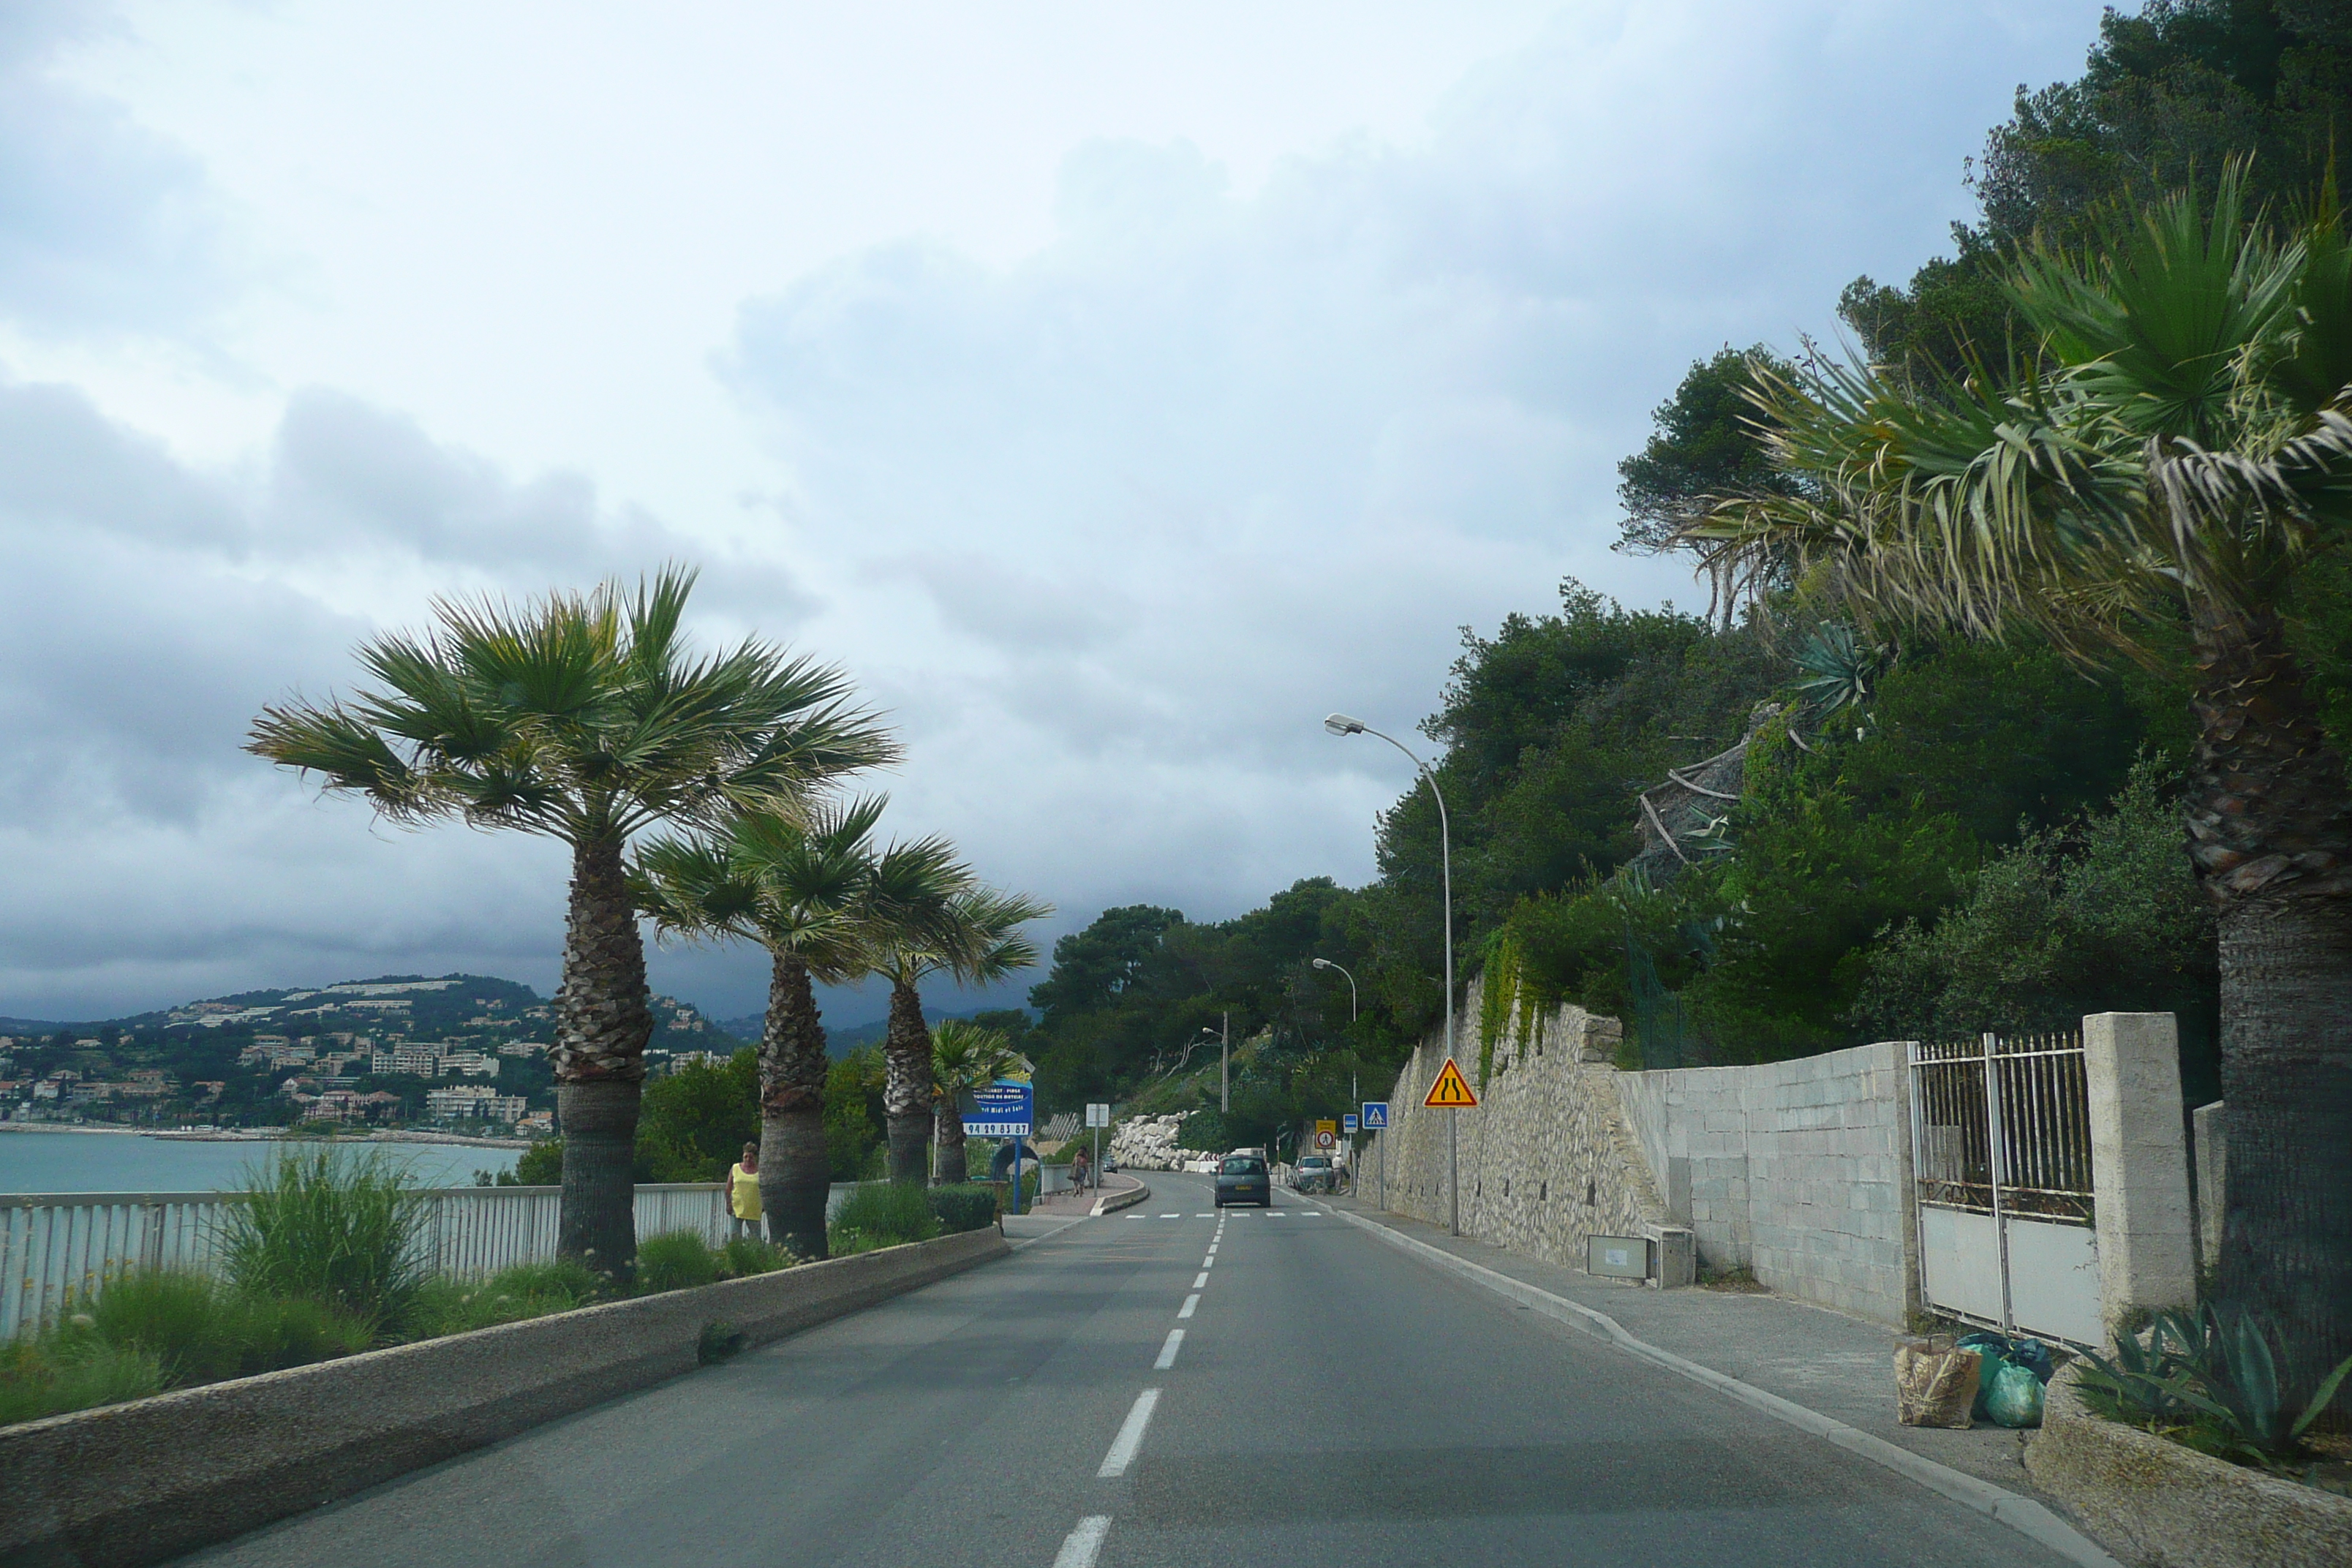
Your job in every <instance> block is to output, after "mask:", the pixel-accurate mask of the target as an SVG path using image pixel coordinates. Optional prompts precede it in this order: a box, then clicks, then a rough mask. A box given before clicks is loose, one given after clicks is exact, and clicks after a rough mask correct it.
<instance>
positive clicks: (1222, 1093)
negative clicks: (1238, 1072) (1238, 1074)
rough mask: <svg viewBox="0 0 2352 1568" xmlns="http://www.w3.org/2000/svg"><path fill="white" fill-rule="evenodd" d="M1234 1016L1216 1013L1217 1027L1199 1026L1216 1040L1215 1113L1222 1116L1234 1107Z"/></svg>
mask: <svg viewBox="0 0 2352 1568" xmlns="http://www.w3.org/2000/svg"><path fill="white" fill-rule="evenodd" d="M1233 1026H1234V1016H1233V1014H1232V1013H1231V1012H1230V1011H1227V1012H1224V1013H1221V1014H1219V1015H1218V1025H1217V1027H1215V1028H1213V1029H1212V1028H1210V1027H1209V1026H1207V1025H1206V1024H1203V1025H1202V1026H1201V1033H1202V1034H1204V1035H1213V1036H1214V1037H1216V1041H1217V1113H1218V1114H1219V1115H1220V1116H1222V1115H1223V1114H1224V1113H1225V1112H1226V1111H1228V1110H1232V1109H1233V1108H1234V1093H1233V1065H1234V1041H1233Z"/></svg>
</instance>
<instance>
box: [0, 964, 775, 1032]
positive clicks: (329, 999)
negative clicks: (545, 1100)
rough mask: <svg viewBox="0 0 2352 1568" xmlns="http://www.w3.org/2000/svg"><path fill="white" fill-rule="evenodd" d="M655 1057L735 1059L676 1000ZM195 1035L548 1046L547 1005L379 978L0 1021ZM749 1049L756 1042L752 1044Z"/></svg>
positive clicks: (527, 995) (478, 980) (493, 985)
mask: <svg viewBox="0 0 2352 1568" xmlns="http://www.w3.org/2000/svg"><path fill="white" fill-rule="evenodd" d="M653 1010H654V1037H653V1039H652V1040H651V1041H650V1042H649V1045H650V1046H651V1047H653V1048H655V1049H668V1050H694V1049H709V1048H713V1047H720V1048H726V1049H732V1048H733V1047H732V1045H731V1044H730V1042H729V1041H727V1040H724V1039H717V1038H713V1036H714V1035H724V1034H726V1033H727V1032H728V1031H727V1030H726V1028H725V1026H723V1025H719V1024H715V1023H712V1022H710V1021H708V1020H706V1019H704V1018H703V1016H701V1014H700V1012H699V1011H698V1009H696V1008H695V1007H694V1006H692V1005H689V1004H688V1003H685V1002H681V1001H679V1000H678V999H677V998H676V997H674V996H663V995H658V994H657V995H656V996H655V997H654V999H653ZM110 1029H111V1030H117V1031H123V1032H128V1031H131V1030H139V1029H163V1030H167V1031H169V1030H200V1031H204V1032H205V1033H207V1034H216V1035H220V1036H222V1037H233V1036H247V1035H251V1034H254V1033H257V1032H259V1031H271V1032H276V1033H282V1034H287V1035H310V1034H324V1033H327V1032H330V1031H333V1030H346V1031H352V1032H366V1033H369V1034H372V1035H379V1036H390V1037H407V1038H409V1039H415V1040H431V1039H444V1038H449V1037H457V1036H464V1035H476V1034H481V1033H483V1032H485V1031H487V1032H488V1033H489V1034H491V1035H494V1036H497V1037H505V1038H512V1039H539V1040H548V1039H551V1038H552V1037H553V1033H554V1017H553V1013H552V1010H551V1007H550V1005H549V1003H548V999H547V998H546V997H543V996H541V994H539V993H538V992H536V991H534V990H532V989H531V988H530V986H528V985H525V984H521V983H520V981H514V980H501V979H499V977H498V976H496V975H491V974H465V973H457V974H440V975H425V974H379V975H376V976H374V977H373V978H372V979H367V980H338V981H335V982H334V983H332V984H327V985H318V986H285V987H278V988H274V989H269V990H261V991H240V992H237V993H236V994H232V995H227V996H212V997H205V998H203V999H201V1000H198V1001H193V1002H184V1003H181V1004H180V1005H177V1006H173V1007H162V1008H157V1009H155V1010H154V1011H152V1012H147V1013H134V1014H131V1015H130V1016H127V1017H121V1018H101V1019H92V1020H89V1021H84V1022H55V1021H50V1020H46V1019H37V1018H0V1034H9V1035H57V1034H61V1033H88V1034H93V1035H95V1034H99V1033H101V1032H104V1031H106V1030H110ZM757 1037H758V1036H757V1034H756V1032H755V1033H754V1034H753V1035H752V1036H751V1038H754V1039H756V1038H757Z"/></svg>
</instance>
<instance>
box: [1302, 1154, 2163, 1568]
mask: <svg viewBox="0 0 2352 1568" xmlns="http://www.w3.org/2000/svg"><path fill="white" fill-rule="evenodd" d="M1309 1201H1310V1202H1311V1201H1313V1200H1309ZM1329 1212H1330V1213H1331V1214H1332V1215H1335V1216H1336V1217H1338V1218H1339V1219H1343V1220H1346V1221H1347V1222H1348V1223H1349V1224H1350V1225H1353V1226H1360V1227H1361V1228H1362V1229H1365V1230H1368V1231H1370V1232H1371V1233H1372V1234H1373V1235H1374V1236H1377V1237H1380V1238H1381V1240H1382V1241H1385V1242H1388V1243H1389V1244H1390V1245H1391V1246H1392V1247H1399V1248H1401V1249H1402V1250H1403V1251H1406V1252H1410V1253H1412V1255H1414V1256H1415V1257H1417V1258H1422V1259H1423V1261H1425V1262H1429V1263H1433V1264H1435V1265H1436V1266H1437V1267H1438V1268H1443V1269H1445V1270H1447V1271H1448V1272H1450V1273H1454V1274H1457V1275H1460V1276H1461V1277H1462V1278H1463V1279H1467V1280H1469V1281H1470V1282H1471V1283H1472V1284H1474V1285H1481V1286H1484V1287H1485V1288H1486V1289H1489V1290H1492V1291H1494V1292H1496V1294H1497V1295H1502V1296H1507V1297H1509V1298H1510V1299H1511V1300H1515V1301H1517V1302H1518V1303H1519V1304H1520V1305H1521V1306H1524V1307H1526V1308H1528V1310H1530V1311H1535V1312H1540V1313H1542V1314H1543V1315H1544V1316H1545V1317H1547V1318H1551V1319H1555V1320H1557V1321H1559V1322H1563V1323H1566V1324H1568V1325H1569V1326H1570V1328H1574V1329H1580V1330H1582V1331H1584V1332H1586V1333H1589V1334H1591V1335H1593V1336H1594V1337H1595V1338H1598V1339H1603V1340H1607V1341H1608V1342H1611V1343H1612V1344H1613V1345H1615V1346H1616V1347H1617V1348H1618V1349H1619V1350H1622V1351H1624V1352H1628V1353H1629V1354H1633V1355H1637V1356H1640V1357H1641V1358H1642V1359H1643V1360H1644V1361H1648V1362H1654V1363H1656V1364H1657V1365H1659V1366H1662V1367H1664V1368H1665V1369H1666V1370H1667V1371H1668V1372H1672V1373H1679V1374H1680V1375H1682V1376H1684V1377H1686V1378H1689V1379H1690V1380H1691V1381H1692V1382H1693V1383H1699V1384H1706V1386H1707V1387H1709V1388H1712V1389H1714V1390H1715V1391H1716V1392H1717V1393H1718V1394H1727V1395H1728V1396H1729V1397H1731V1398H1733V1399H1736V1400H1738V1402H1739V1403H1740V1404H1742V1405H1747V1406H1748V1407H1749V1408H1750V1409H1753V1410H1759V1411H1761V1412H1762V1413H1763V1414H1765V1415H1769V1416H1771V1417H1772V1418H1773V1419H1774V1420H1776V1421H1785V1422H1787V1423H1788V1424H1789V1425H1790V1426H1794V1427H1797V1428H1798V1429H1800V1430H1801V1431H1805V1432H1811V1434H1813V1435H1814V1436H1817V1437H1822V1438H1824V1439H1826V1440H1828V1441H1829V1442H1832V1443H1834V1444H1836V1445H1837V1446H1838V1447H1841V1448H1843V1449H1844V1450H1845V1451H1846V1452H1848V1453H1850V1454H1852V1455H1853V1456H1855V1457H1856V1458H1863V1459H1867V1460H1869V1461H1870V1462H1871V1463H1872V1464H1874V1465H1882V1466H1885V1468H1887V1469H1890V1470H1893V1471H1894V1472H1895V1473H1896V1474H1897V1475H1900V1476H1903V1477H1905V1478H1906V1479H1910V1480H1913V1481H1916V1482H1917V1483H1918V1484H1919V1485H1920V1486H1923V1487H1925V1488H1927V1489H1928V1490H1929V1491H1931V1492H1934V1493H1935V1494H1936V1495H1937V1496H1938V1497H1942V1498H1946V1499H1948V1500H1951V1501H1953V1502H1956V1503H1958V1504H1959V1505H1960V1506H1961V1507H1962V1508H1966V1509H1970V1510H1974V1511H1976V1512H1978V1513H1981V1514H1984V1515H1986V1516H1987V1517H1989V1518H1990V1519H1992V1520H1995V1521H1998V1522H2000V1523H2001V1524H2005V1525H2007V1526H2009V1528H2010V1529H2011V1530H2013V1531H2017V1532H2018V1533H2019V1534H2020V1535H2022V1536H2025V1537H2027V1538H2028V1539H2029V1540H2032V1541H2037V1542H2041V1543H2042V1545H2044V1546H2046V1547H2048V1548H2049V1549H2050V1550H2051V1551H2053V1552H2056V1553H2057V1554H2058V1555H2059V1556H2061V1557H2063V1558H2064V1559H2065V1560H2066V1561H2067V1562H2069V1563H2080V1564H2082V1568H2123V1565H2122V1564H2121V1563H2117V1562H2116V1560H2115V1559H2114V1558H2113V1557H2110V1556H2109V1555H2107V1553H2106V1552H2105V1550H2103V1549H2102V1548H2101V1547H2100V1545H2099V1544H2098V1542H2095V1541H2093V1540H2092V1539H2091V1538H2090V1537H2089V1536H2087V1535H2084V1533H2083V1532H2082V1531H2078V1530H2076V1529H2075V1528H2074V1526H2073V1525H2070V1524H2068V1523H2067V1522H2066V1521H2064V1520H2063V1519H2060V1518H2059V1517H2058V1516H2057V1515H2056V1514H2054V1513H2053V1512H2051V1511H2050V1510H2049V1509H2047V1508H2045V1507H2044V1506H2042V1504H2041V1503H2038V1502H2036V1501H2034V1500H2032V1498H2027V1497H2020V1496H2018V1495H2017V1494H2016V1493H2015V1492H2013V1491H2010V1490H2007V1489H2004V1488H2001V1487H1997V1486H1995V1485H1993V1484H1992V1483H1991V1482H1990V1481H1981V1480H1979V1479H1977V1478H1976V1477H1974V1476H1970V1475H1964V1474H1962V1473H1961V1472H1960V1471H1958V1470H1956V1469H1953V1468H1951V1467H1950V1466H1948V1465H1939V1464H1937V1462H1936V1461H1935V1460H1933V1459H1930V1458H1923V1457H1922V1456H1920V1455H1917V1454H1915V1453H1913V1452H1912V1451H1911V1450H1910V1449H1908V1448H1902V1447H1896V1446H1895V1445H1894V1444H1892V1443H1890V1442H1888V1441H1886V1440H1885V1438H1883V1437H1874V1436H1871V1435H1870V1434H1869V1433H1867V1432H1864V1431H1863V1430H1861V1429H1860V1428H1859V1427H1854V1426H1847V1425H1846V1424H1845V1423H1844V1422H1843V1421H1839V1420H1836V1419H1834V1418H1833V1417H1831V1416H1827V1415H1822V1414H1821V1413H1820V1412H1819V1411H1817V1410H1808V1409H1806V1408H1805V1407H1804V1406H1803V1405H1798V1404H1795V1403H1793V1402H1792V1401H1790V1400H1786V1399H1783V1398H1781V1397H1780V1395H1779V1394H1767V1393H1766V1392H1765V1391H1764V1390H1762V1389H1760V1388H1758V1387H1757V1386H1755V1385H1754V1384H1748V1383H1742V1382H1740V1381H1739V1380H1738V1378H1736V1377H1731V1376H1728V1375H1727V1374H1725V1373H1719V1372H1717V1371H1716V1370H1715V1369H1714V1368H1713V1367H1706V1366H1701V1365H1699V1364H1698V1363H1696V1362H1694V1361H1685V1360H1684V1359H1683V1358H1682V1357H1681V1356H1678V1355H1676V1354H1675V1353H1674V1352H1671V1351H1663V1350H1660V1349H1659V1348H1658V1347H1657V1346H1655V1345H1654V1344H1651V1343H1649V1342H1646V1341H1643V1340H1637V1339H1635V1338H1634V1337H1633V1335H1632V1334H1631V1333H1629V1332H1627V1331H1626V1330H1625V1326H1624V1325H1623V1324H1622V1323H1620V1322H1619V1321H1617V1320H1616V1319H1614V1318H1612V1317H1611V1316H1610V1315H1609V1314H1608V1313H1606V1312H1599V1311H1595V1310H1593V1309H1591V1307H1587V1306H1584V1305H1582V1304H1580V1303H1579V1302H1575V1301H1571V1300H1568V1299H1567V1298H1566V1297H1562V1296H1555V1295H1553V1294H1552V1293H1551V1292H1550V1291H1549V1290H1545V1289H1538V1287H1536V1286H1533V1285H1529V1284H1528V1283H1527V1282H1526V1281H1525V1280H1520V1279H1512V1278H1511V1277H1510V1276H1509V1275H1507V1274H1498V1273H1496V1271H1495V1270H1494V1269H1492V1268H1486V1267H1484V1266H1483V1265H1480V1264H1476V1263H1473V1262H1471V1261H1470V1260H1469V1259H1468V1258H1456V1257H1454V1254H1452V1253H1450V1252H1447V1251H1446V1250H1444V1248H1443V1247H1432V1246H1430V1245H1429V1243H1427V1242H1425V1241H1421V1240H1418V1239H1416V1238H1414V1237H1410V1236H1406V1235H1404V1234H1403V1233H1402V1232H1401V1231H1395V1230H1391V1229H1390V1228H1389V1227H1388V1226H1384V1225H1381V1224H1378V1223H1376V1222H1375V1221H1372V1220H1369V1219H1366V1218H1364V1217H1363V1216H1362V1215H1358V1214H1351V1213H1349V1211H1348V1210H1346V1209H1332V1210H1330V1211H1329Z"/></svg>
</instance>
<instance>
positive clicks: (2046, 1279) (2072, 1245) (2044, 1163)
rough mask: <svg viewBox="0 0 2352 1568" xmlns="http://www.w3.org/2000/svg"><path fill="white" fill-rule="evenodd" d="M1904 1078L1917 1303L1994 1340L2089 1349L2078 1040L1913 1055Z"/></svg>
mask: <svg viewBox="0 0 2352 1568" xmlns="http://www.w3.org/2000/svg"><path fill="white" fill-rule="evenodd" d="M1910 1077H1911V1172H1912V1178H1913V1181H1914V1182H1915V1183H1916V1197H1917V1200H1918V1202H1917V1207H1918V1215H1919V1291H1920V1294H1921V1295H1922V1296H1924V1297H1925V1298H1926V1299H1927V1304H1928V1305H1929V1306H1931V1307H1933V1308H1935V1309H1936V1310H1938V1311H1941V1312H1948V1313H1949V1314H1951V1315H1952V1316H1954V1317H1958V1318H1966V1319H1969V1320H1971V1321H1976V1322H1980V1323H1985V1324H1989V1325H1993V1326H1997V1327H1999V1328H2000V1330H2001V1331H2003V1332H2005V1333H2011V1332H2018V1331H2023V1332H2026V1333H2032V1334H2039V1335H2041V1336H2042V1337H2043V1338H2045V1339H2059V1340H2067V1341H2071V1342H2074V1343H2076V1344H2087V1345H2095V1344H2098V1343H2100V1342H2101V1333H2100V1318H2099V1243H2098V1236H2097V1232H2096V1230H2095V1227H2094V1224H2093V1222H2094V1219H2095V1215H2096V1212H2097V1211H2096V1207H2095V1195H2094V1194H2093V1192H2092V1182H2091V1115H2090V1090H2089V1084H2088V1081H2087V1079H2085V1078H2084V1065H2083V1041H2082V1037H2080V1036H2078V1035H2064V1036H2030V1037H2022V1038H2017V1039H2005V1038H2003V1037H2000V1036H1998V1035H1986V1036H1983V1037H1981V1038H1979V1040H1977V1041H1975V1042H1974V1043H1969V1044H1941V1043H1938V1044H1915V1045H1914V1046H1913V1047H1911V1073H1910ZM1996 1128H1997V1129H1999V1136H1998V1137H1996V1136H1994V1135H1993V1130H1994V1129H1996Z"/></svg>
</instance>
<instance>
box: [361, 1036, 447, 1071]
mask: <svg viewBox="0 0 2352 1568" xmlns="http://www.w3.org/2000/svg"><path fill="white" fill-rule="evenodd" d="M368 1070H369V1071H370V1072H372V1073H373V1074H374V1075H375V1076H376V1077H378V1078H386V1077H390V1076H392V1075H393V1074H395V1073H404V1074H408V1075H410V1076H412V1077H415V1078H438V1077H440V1076H441V1045H440V1042H439V1041H437V1040H436V1041H433V1042H430V1043H426V1044H418V1045H406V1046H391V1047H380V1048H378V1049H376V1050H374V1051H373V1052H371V1053H369V1057H368Z"/></svg>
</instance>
